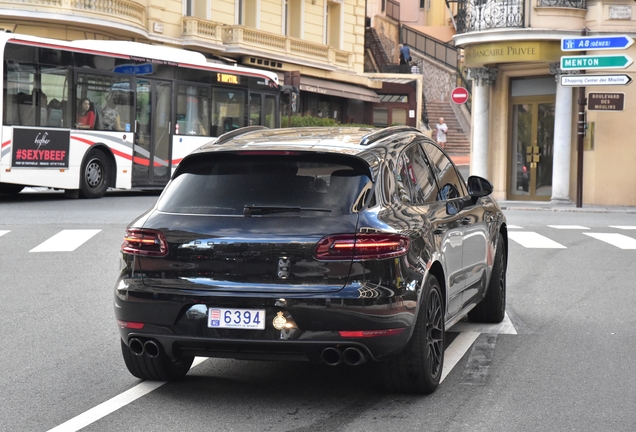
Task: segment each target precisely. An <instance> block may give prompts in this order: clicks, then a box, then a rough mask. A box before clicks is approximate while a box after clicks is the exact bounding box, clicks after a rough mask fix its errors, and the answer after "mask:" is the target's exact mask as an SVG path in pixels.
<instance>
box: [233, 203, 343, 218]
mask: <svg viewBox="0 0 636 432" xmlns="http://www.w3.org/2000/svg"><path fill="white" fill-rule="evenodd" d="M305 211H307V212H324V213H331V210H330V209H326V208H319V207H301V206H267V205H256V204H254V205H246V206H245V207H243V216H246V217H250V216H261V215H266V214H275V213H300V212H305Z"/></svg>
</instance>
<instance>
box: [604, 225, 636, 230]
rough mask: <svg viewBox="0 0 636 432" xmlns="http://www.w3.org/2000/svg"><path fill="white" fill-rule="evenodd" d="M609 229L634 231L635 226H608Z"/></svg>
mask: <svg viewBox="0 0 636 432" xmlns="http://www.w3.org/2000/svg"><path fill="white" fill-rule="evenodd" d="M610 228H616V229H621V230H636V226H629V225H610Z"/></svg>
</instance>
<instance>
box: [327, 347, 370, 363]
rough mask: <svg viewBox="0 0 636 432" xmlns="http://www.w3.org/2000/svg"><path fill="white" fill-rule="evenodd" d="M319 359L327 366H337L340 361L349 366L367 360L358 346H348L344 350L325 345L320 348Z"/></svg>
mask: <svg viewBox="0 0 636 432" xmlns="http://www.w3.org/2000/svg"><path fill="white" fill-rule="evenodd" d="M320 359H321V360H322V362H323V363H324V364H326V365H327V366H338V365H339V364H341V363H345V364H347V365H349V366H360V365H361V364H363V363H364V362H366V361H367V356H366V354H365V353H364V352H363V351H362V350H361V349H360V348H356V347H348V348H345V349H344V351H341V350H340V349H338V348H336V347H327V348H325V349H324V350H322V353H321V354H320Z"/></svg>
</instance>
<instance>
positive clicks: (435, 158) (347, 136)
mask: <svg viewBox="0 0 636 432" xmlns="http://www.w3.org/2000/svg"><path fill="white" fill-rule="evenodd" d="M246 129H247V130H239V131H234V132H232V133H231V134H229V135H225V136H222V137H221V138H219V139H218V140H217V141H216V142H212V143H210V144H207V145H204V146H203V147H201V148H200V149H199V150H197V151H195V152H194V153H192V154H190V155H189V156H187V157H186V158H184V159H183V161H182V162H181V164H180V165H179V167H178V168H177V169H176V171H175V173H174V175H173V177H172V180H171V182H170V183H169V184H168V186H167V187H166V189H165V190H164V192H163V194H162V195H161V197H160V198H159V199H158V201H157V203H156V205H155V206H154V207H153V208H152V209H150V210H149V211H148V212H146V213H145V214H143V215H142V216H140V217H139V218H138V219H136V220H135V221H134V222H132V223H131V224H130V225H129V226H128V228H127V231H126V234H125V239H124V243H123V245H122V249H121V252H122V259H123V264H122V270H121V274H120V276H119V279H118V281H117V284H116V287H115V296H114V301H115V315H116V318H117V321H118V325H119V329H120V335H121V348H122V353H123V357H124V361H125V363H126V366H127V367H128V369H129V371H130V372H131V373H132V374H133V375H134V376H136V377H139V378H141V379H148V380H174V379H179V378H182V377H183V376H184V375H185V374H186V373H187V372H188V370H189V368H190V366H191V364H192V361H193V359H194V357H195V356H203V357H225V358H236V359H258V360H305V361H311V362H322V363H325V364H327V365H334V366H335V365H338V364H341V363H342V364H347V365H353V366H355V365H359V364H362V363H364V362H365V361H369V360H371V361H377V362H381V365H379V366H380V367H381V368H382V370H383V373H382V376H383V378H384V383H385V385H386V386H387V388H388V389H389V390H392V391H397V392H415V393H430V392H432V391H434V390H435V388H436V387H437V385H438V384H439V380H440V376H441V374H442V367H443V361H444V334H445V329H447V328H449V327H450V326H452V325H453V324H454V323H456V322H457V321H459V320H460V319H462V318H464V317H465V316H466V315H468V317H469V318H470V319H471V320H474V321H481V322H500V321H502V320H503V318H504V313H505V298H506V264H507V250H508V241H507V229H506V221H505V217H504V215H503V213H502V212H501V210H500V208H499V207H498V205H497V204H496V202H495V201H494V200H493V199H492V198H491V197H490V194H491V192H492V189H493V188H492V185H491V184H490V183H489V182H488V181H487V180H485V179H483V178H480V177H476V176H471V177H470V178H468V181H467V183H466V182H465V181H464V180H463V179H462V177H461V175H460V173H459V172H458V170H457V169H456V167H455V166H454V165H453V163H452V162H451V160H450V159H449V157H448V156H447V155H446V154H445V153H444V151H443V150H441V149H440V148H439V147H438V146H437V145H436V144H435V143H434V142H433V141H432V140H431V139H430V138H428V137H426V136H425V135H424V134H423V133H421V132H420V131H418V130H417V129H413V128H409V127H399V126H398V127H390V128H386V129H380V130H374V129H363V128H294V129H271V130H270V129H262V128H259V129H257V130H255V128H246Z"/></svg>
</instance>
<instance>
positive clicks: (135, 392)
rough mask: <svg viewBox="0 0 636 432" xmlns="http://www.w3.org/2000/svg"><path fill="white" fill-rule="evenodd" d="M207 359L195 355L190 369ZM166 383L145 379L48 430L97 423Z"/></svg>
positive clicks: (68, 430)
mask: <svg viewBox="0 0 636 432" xmlns="http://www.w3.org/2000/svg"><path fill="white" fill-rule="evenodd" d="M205 360H207V358H206V357H195V358H194V362H193V363H192V367H191V368H190V369H192V368H193V367H195V366H198V365H199V364H201V363H202V362H204V361H205ZM166 383H167V381H143V382H142V383H141V384H137V385H136V386H135V387H133V388H131V389H130V390H126V391H125V392H123V393H121V394H119V395H117V396H115V397H113V398H111V399H109V400H107V401H106V402H103V403H101V404H99V405H97V406H96V407H94V408H91V409H89V410H88V411H85V412H83V413H82V414H80V415H78V416H77V417H74V418H72V419H70V420H68V421H66V422H64V423H62V424H61V425H59V426H56V427H54V428H53V429H50V430H49V431H48V432H76V431H78V430H80V429H82V428H85V427H86V426H88V425H89V424H91V423H95V422H96V421H97V420H100V419H102V418H104V417H106V416H107V415H108V414H111V413H113V412H115V411H117V410H118V409H120V408H123V407H125V406H126V405H128V404H130V403H132V402H134V401H136V400H137V399H139V398H140V397H142V396H145V395H147V394H148V393H150V392H153V391H155V390H157V389H158V388H159V387H161V386H162V385H164V384H166Z"/></svg>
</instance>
